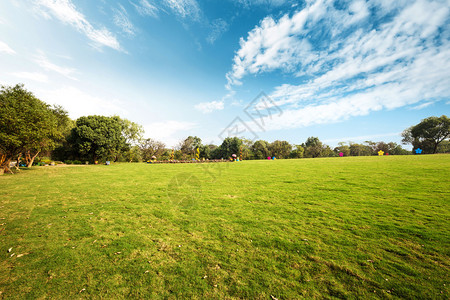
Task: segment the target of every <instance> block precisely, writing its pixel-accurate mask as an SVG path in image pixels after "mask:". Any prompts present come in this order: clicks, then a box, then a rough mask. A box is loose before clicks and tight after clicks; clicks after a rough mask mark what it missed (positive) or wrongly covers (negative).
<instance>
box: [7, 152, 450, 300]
mask: <svg viewBox="0 0 450 300" xmlns="http://www.w3.org/2000/svg"><path fill="white" fill-rule="evenodd" d="M0 186H1V191H0V225H1V226H0V298H2V297H3V298H5V299H7V298H12V299H22V298H33V299H34V298H55V299H61V298H66V297H68V298H84V297H86V298H131V297H132V298H164V299H175V298H189V299H201V298H216V299H243V298H253V299H275V298H276V299H296V298H356V297H357V298H361V299H363V298H364V299H367V298H380V297H381V298H386V299H395V298H400V297H401V298H442V299H448V297H449V285H450V275H449V274H450V222H449V218H450V191H449V190H450V189H449V187H450V155H423V156H420V155H409V156H382V157H375V156H372V157H343V158H317V159H297V160H276V161H243V162H234V163H216V164H144V163H123V164H113V165H110V166H104V165H98V166H95V165H89V166H67V167H35V168H32V169H30V170H22V171H20V172H19V173H18V174H16V175H6V174H5V175H4V176H2V177H0ZM10 248H12V249H10Z"/></svg>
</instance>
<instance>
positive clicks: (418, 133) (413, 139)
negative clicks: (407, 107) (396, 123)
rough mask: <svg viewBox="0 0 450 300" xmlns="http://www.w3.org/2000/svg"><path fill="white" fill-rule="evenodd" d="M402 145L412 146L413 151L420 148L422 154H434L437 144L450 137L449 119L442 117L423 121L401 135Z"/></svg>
mask: <svg viewBox="0 0 450 300" xmlns="http://www.w3.org/2000/svg"><path fill="white" fill-rule="evenodd" d="M402 137H403V140H402V142H403V143H404V144H412V145H413V148H414V149H417V148H421V149H422V150H423V151H424V152H423V153H436V152H437V149H438V146H439V144H440V143H441V142H442V141H444V140H447V139H449V137H450V119H449V118H448V117H447V116H445V115H442V116H440V117H429V118H426V119H423V120H422V121H421V122H420V123H419V124H417V125H414V126H412V127H410V128H408V129H406V130H405V131H403V133H402Z"/></svg>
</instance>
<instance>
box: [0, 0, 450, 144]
mask: <svg viewBox="0 0 450 300" xmlns="http://www.w3.org/2000/svg"><path fill="white" fill-rule="evenodd" d="M19 82H20V83H24V84H25V87H26V88H27V89H29V90H31V91H32V92H34V93H35V95H36V96H37V97H39V98H40V99H41V100H44V101H45V102H47V103H51V104H60V105H62V106H64V107H65V108H66V109H67V110H68V111H69V114H70V116H71V117H72V118H77V117H79V116H82V115H91V114H102V115H114V114H117V115H120V116H122V117H125V118H127V119H130V120H132V121H134V122H137V123H139V124H141V125H143V126H144V128H145V131H146V133H145V135H146V137H151V138H155V139H158V140H162V141H164V142H165V143H166V144H167V145H168V146H174V145H175V144H176V143H177V142H178V141H179V140H180V139H182V138H184V137H187V136H188V135H197V136H199V137H201V138H202V140H203V142H205V143H209V142H214V143H216V144H220V142H221V141H220V137H222V138H223V137H224V134H225V137H226V135H232V131H233V130H225V131H224V129H225V128H227V126H229V124H230V123H231V122H232V121H233V120H235V118H236V117H238V118H239V119H238V120H239V122H238V123H239V124H238V127H239V128H240V129H242V128H243V130H239V132H240V134H241V135H242V136H246V137H248V138H258V139H265V140H268V141H273V140H275V139H283V140H287V141H289V142H291V143H293V144H300V143H302V142H304V141H305V140H306V138H307V137H308V136H318V137H319V138H320V139H321V140H322V141H325V142H326V143H328V144H330V145H331V146H335V145H336V144H337V143H338V142H339V141H353V142H361V141H365V140H373V141H380V140H384V141H395V142H400V140H401V137H400V135H399V134H400V133H401V132H402V131H403V130H404V129H405V128H407V127H409V126H411V125H414V124H416V123H418V122H419V121H420V120H421V119H423V118H425V117H428V116H432V115H436V116H440V115H442V114H447V115H448V112H449V108H450V1H448V0H443V1H427V0H417V1H416V0H409V1H403V0H397V1H390V0H379V1H360V0H358V1H326V0H323V1H310V0H308V1H289V0H222V1H214V0H203V1H201V0H159V1H156V0H122V1H106V0H103V1H101V0H98V1H92V0H9V1H0V83H1V84H3V85H13V84H16V83H19ZM261 92H263V93H265V94H264V95H267V96H268V98H266V97H265V96H263V97H262V98H257V97H258V95H260V94H261ZM255 98H257V99H262V100H261V101H263V103H266V106H265V107H266V109H267V108H272V112H276V113H274V114H271V115H268V114H265V115H266V117H265V118H264V119H261V120H257V119H256V118H253V119H252V118H251V116H252V115H248V114H246V113H245V111H246V107H247V106H248V105H249V104H250V103H262V102H259V101H260V100H257V101H256V102H252V101H253V100H254V99H255ZM264 101H265V102H264ZM254 107H258V106H252V108H254ZM259 107H260V108H261V106H259ZM260 108H259V109H260ZM256 109H258V108H256ZM247 111H248V109H247ZM280 111H281V113H280ZM269 116H270V117H269ZM233 124H234V125H235V124H236V123H233ZM258 124H259V125H258ZM234 125H232V126H231V127H232V128H235V127H234ZM236 128H237V127H236ZM219 136H220V137H219Z"/></svg>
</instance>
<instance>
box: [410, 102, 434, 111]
mask: <svg viewBox="0 0 450 300" xmlns="http://www.w3.org/2000/svg"><path fill="white" fill-rule="evenodd" d="M432 104H433V102H425V103H422V104H419V105H416V106H414V107H411V109H415V110H419V109H423V108H425V107H428V106H430V105H432Z"/></svg>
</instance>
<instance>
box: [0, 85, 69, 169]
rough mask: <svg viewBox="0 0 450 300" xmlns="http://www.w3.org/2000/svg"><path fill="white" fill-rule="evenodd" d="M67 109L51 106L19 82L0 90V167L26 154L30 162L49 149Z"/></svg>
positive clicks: (58, 134)
mask: <svg viewBox="0 0 450 300" xmlns="http://www.w3.org/2000/svg"><path fill="white" fill-rule="evenodd" d="M69 121H70V120H69V118H68V117H67V112H66V111H64V110H63V109H62V108H61V107H59V106H56V107H53V108H52V107H51V106H50V105H48V104H46V103H44V102H43V101H41V100H39V99H38V98H36V97H35V96H34V95H33V93H31V92H29V91H27V90H26V89H25V88H24V86H23V85H22V84H18V85H16V86H13V87H10V86H2V87H1V90H0V154H1V158H2V159H1V161H2V162H1V164H0V168H2V169H7V168H8V167H9V163H10V161H11V160H13V159H16V158H17V157H18V155H20V154H22V153H25V152H26V153H28V155H29V156H30V160H31V162H30V163H31V164H32V160H33V159H34V157H36V156H37V154H39V152H41V151H44V150H52V149H54V148H55V147H56V145H57V144H58V143H59V142H60V141H61V140H62V139H63V138H64V131H65V130H67V127H68V126H69V125H68V124H69Z"/></svg>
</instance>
